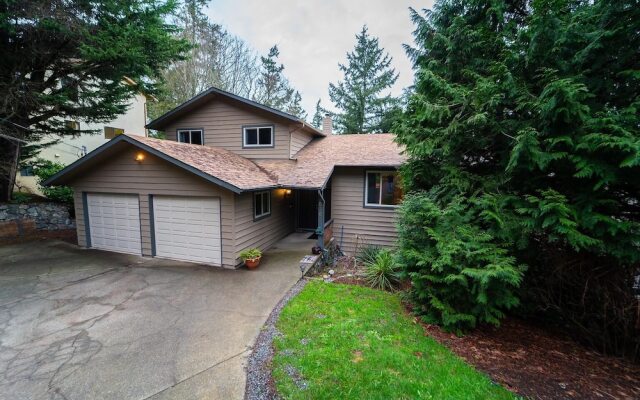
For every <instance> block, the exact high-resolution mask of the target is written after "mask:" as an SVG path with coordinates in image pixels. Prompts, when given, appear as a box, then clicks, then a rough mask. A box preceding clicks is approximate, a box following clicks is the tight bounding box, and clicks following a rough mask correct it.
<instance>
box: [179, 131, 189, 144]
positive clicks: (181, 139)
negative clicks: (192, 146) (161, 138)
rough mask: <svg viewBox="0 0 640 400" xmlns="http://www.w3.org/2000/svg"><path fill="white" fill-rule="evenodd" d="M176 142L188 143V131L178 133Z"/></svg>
mask: <svg viewBox="0 0 640 400" xmlns="http://www.w3.org/2000/svg"><path fill="white" fill-rule="evenodd" d="M178 142H182V143H189V131H179V132H178Z"/></svg>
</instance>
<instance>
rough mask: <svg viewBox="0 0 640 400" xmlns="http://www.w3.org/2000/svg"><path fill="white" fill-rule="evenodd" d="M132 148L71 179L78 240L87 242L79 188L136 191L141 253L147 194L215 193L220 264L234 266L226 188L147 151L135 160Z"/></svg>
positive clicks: (230, 198) (147, 241) (147, 228)
mask: <svg viewBox="0 0 640 400" xmlns="http://www.w3.org/2000/svg"><path fill="white" fill-rule="evenodd" d="M135 154H136V150H135V149H133V148H128V149H125V150H123V151H121V152H120V153H118V154H117V155H115V156H114V157H113V158H112V159H110V160H109V162H107V163H104V164H102V165H101V166H100V167H99V168H95V169H93V171H91V172H89V173H87V174H85V175H83V176H81V177H80V178H78V179H76V180H75V181H74V182H73V183H72V185H71V186H72V187H73V189H74V190H75V195H74V198H75V210H76V216H77V231H78V244H79V245H80V246H84V247H86V246H87V243H86V240H85V238H86V234H85V223H84V208H83V203H82V192H88V193H131V194H138V195H139V201H140V222H141V223H140V229H141V236H142V254H143V255H145V256H151V255H152V245H151V224H150V213H149V195H150V194H151V195H178V196H193V197H200V196H204V197H218V198H220V204H221V215H220V216H221V233H222V264H223V266H225V267H234V266H235V265H236V262H235V258H236V257H235V253H234V250H235V247H234V242H233V240H234V236H235V231H234V221H233V217H234V195H233V193H232V192H230V191H229V190H227V189H224V188H221V187H219V186H216V185H214V184H212V183H209V182H206V181H205V180H203V179H201V178H199V177H197V176H195V175H193V174H191V173H189V172H186V171H184V170H182V169H180V168H178V167H176V166H173V165H171V164H168V163H167V162H166V161H164V160H161V159H159V158H157V157H155V156H152V155H150V154H147V155H146V158H145V160H144V161H143V162H142V163H140V164H138V163H137V162H136V161H135V160H134V157H135Z"/></svg>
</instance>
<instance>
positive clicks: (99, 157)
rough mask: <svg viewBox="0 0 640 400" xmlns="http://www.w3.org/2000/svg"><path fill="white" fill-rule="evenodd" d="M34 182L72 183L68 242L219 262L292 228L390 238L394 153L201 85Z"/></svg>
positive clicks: (385, 138)
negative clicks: (140, 133) (147, 132)
mask: <svg viewBox="0 0 640 400" xmlns="http://www.w3.org/2000/svg"><path fill="white" fill-rule="evenodd" d="M147 128H150V129H157V130H161V131H164V132H165V133H166V136H167V139H168V140H158V139H151V138H145V137H135V136H129V135H121V136H118V137H117V138H115V139H113V140H112V141H110V142H109V143H108V144H106V145H104V146H102V147H100V148H98V149H97V150H95V151H94V152H92V153H90V154H88V155H87V156H85V157H83V158H82V159H81V160H79V161H76V162H75V163H74V164H72V165H70V166H69V167H67V168H65V169H64V170H63V171H61V172H60V173H58V174H57V175H55V176H53V177H52V178H51V179H49V180H48V181H47V182H45V183H46V184H50V185H70V186H72V187H73V188H74V190H75V207H76V215H77V216H78V220H77V227H78V243H79V245H81V246H84V247H95V248H99V249H106V250H112V251H118V252H125V253H134V254H142V255H145V256H157V257H165V258H170V259H177V260H186V261H195V262H202V263H207V264H212V265H218V266H223V267H228V268H234V267H236V266H238V265H239V263H240V260H239V259H238V254H239V253H240V252H241V251H242V250H244V249H247V248H250V247H259V248H261V249H263V250H265V249H268V248H269V247H271V246H272V245H273V244H274V243H276V242H277V241H278V240H280V239H281V238H283V237H284V236H286V235H288V234H290V233H291V232H294V231H296V230H308V231H310V234H312V232H314V231H315V232H316V234H318V237H319V239H318V242H319V244H321V245H322V244H324V243H325V241H326V240H327V239H329V238H330V236H331V235H332V234H333V236H334V237H335V240H336V241H337V243H342V247H343V249H344V250H345V251H346V252H347V253H348V254H353V252H354V251H355V250H356V247H358V246H363V245H365V244H377V245H386V246H390V245H393V243H394V241H395V239H396V237H397V234H396V227H395V219H396V206H397V204H398V203H399V202H400V201H401V199H402V188H401V186H400V182H399V179H398V176H397V172H396V169H397V167H399V166H400V165H401V164H402V163H403V162H404V156H403V155H402V154H401V151H400V148H399V147H398V146H397V145H396V144H395V143H394V141H393V135H391V134H370V135H332V132H331V121H330V119H328V118H327V119H325V121H324V127H323V130H322V131H320V130H317V129H315V128H313V127H312V126H310V125H308V124H307V123H305V122H304V121H301V120H300V119H298V118H297V117H294V116H292V115H289V114H287V113H284V112H281V111H278V110H274V109H272V108H269V107H266V106H263V105H261V104H258V103H255V102H253V101H250V100H247V99H244V98H241V97H238V96H235V95H233V94H230V93H227V92H224V91H221V90H218V89H215V88H211V89H209V90H207V91H205V92H203V93H201V94H200V95H198V96H196V97H194V98H193V99H191V100H189V101H187V102H186V103H184V104H182V105H180V106H178V107H177V108H175V109H174V110H172V111H170V112H168V113H166V114H165V115H163V116H161V117H160V118H158V119H156V120H154V121H152V122H151V123H149V124H148V125H147Z"/></svg>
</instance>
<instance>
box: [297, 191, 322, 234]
mask: <svg viewBox="0 0 640 400" xmlns="http://www.w3.org/2000/svg"><path fill="white" fill-rule="evenodd" d="M296 204H297V214H298V215H297V220H298V226H296V228H297V229H303V230H312V231H313V230H315V229H316V228H317V227H318V193H317V191H315V190H298V191H297V192H296Z"/></svg>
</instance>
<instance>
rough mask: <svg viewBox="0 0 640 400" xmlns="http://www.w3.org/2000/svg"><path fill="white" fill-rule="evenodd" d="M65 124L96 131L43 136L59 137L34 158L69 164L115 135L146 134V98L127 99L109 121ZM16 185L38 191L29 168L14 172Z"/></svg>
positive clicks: (142, 96) (33, 191)
mask: <svg viewBox="0 0 640 400" xmlns="http://www.w3.org/2000/svg"><path fill="white" fill-rule="evenodd" d="M125 82H126V81H125ZM68 123H69V124H71V125H72V126H74V127H75V128H76V129H78V130H94V131H97V132H96V133H95V134H87V133H83V134H79V135H77V136H68V137H64V138H61V139H60V138H59V137H57V136H53V137H51V138H46V139H44V140H43V141H44V142H50V141H52V140H55V139H60V141H59V142H58V143H56V144H53V145H51V146H48V147H45V148H43V149H42V150H41V151H40V153H39V154H38V158H42V159H45V160H50V161H53V162H56V163H60V164H62V165H69V164H71V163H73V162H75V161H77V160H78V159H79V158H81V157H83V156H85V155H86V154H87V153H89V152H91V151H93V150H95V149H97V148H98V147H100V146H102V145H103V144H105V143H107V142H108V141H109V140H111V139H113V138H114V137H116V136H117V135H120V134H127V135H133V136H147V129H146V128H145V124H146V123H147V98H146V96H145V95H143V94H137V95H136V96H135V97H133V98H132V99H131V103H130V106H129V108H128V109H127V112H126V113H124V114H122V115H119V116H118V117H117V118H115V119H114V120H112V121H109V122H105V123H86V122H78V121H68ZM16 187H17V188H18V189H19V190H20V191H23V192H29V193H36V194H41V192H40V189H39V188H38V182H37V180H36V177H35V176H34V175H33V170H32V169H31V168H30V167H28V168H22V169H21V170H20V171H18V175H17V176H16Z"/></svg>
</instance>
